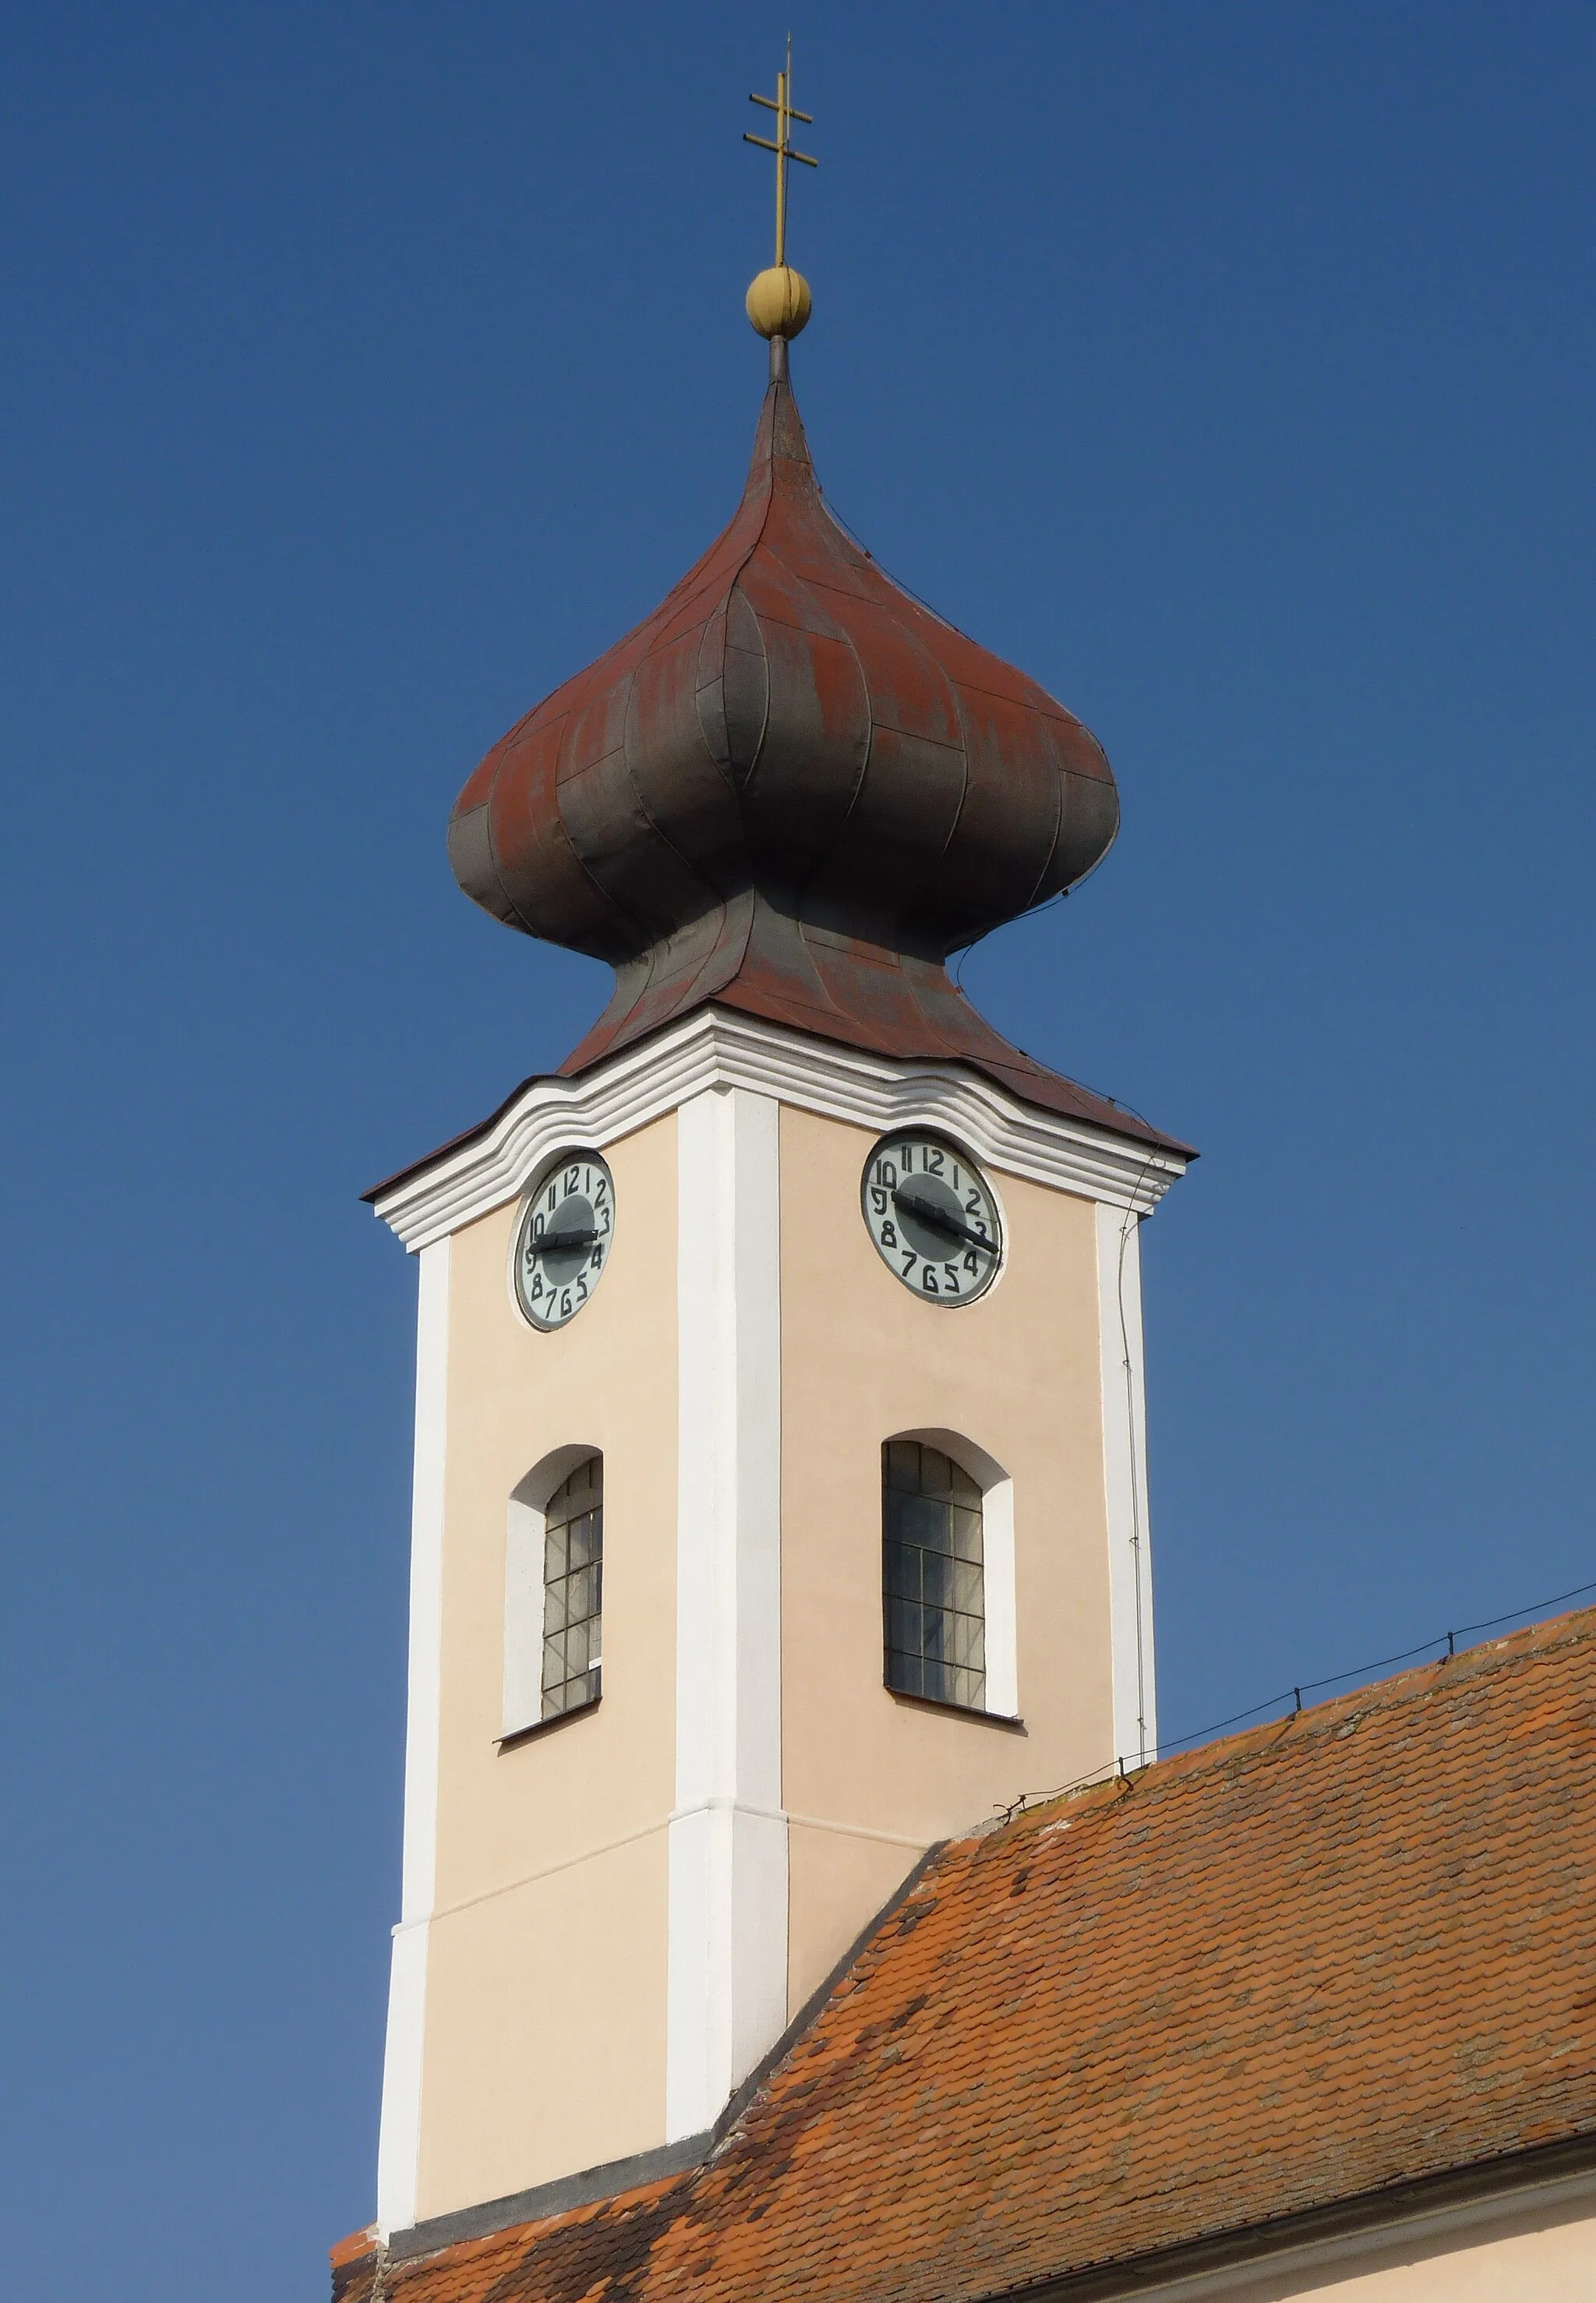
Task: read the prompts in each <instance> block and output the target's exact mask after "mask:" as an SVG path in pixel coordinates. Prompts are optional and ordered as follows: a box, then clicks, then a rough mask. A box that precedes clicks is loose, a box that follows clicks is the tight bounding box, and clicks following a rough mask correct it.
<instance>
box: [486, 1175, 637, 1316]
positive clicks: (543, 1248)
mask: <svg viewBox="0 0 1596 2303" xmlns="http://www.w3.org/2000/svg"><path fill="white" fill-rule="evenodd" d="M614 1231H615V1179H614V1177H612V1175H611V1173H610V1170H609V1168H608V1167H607V1166H606V1165H605V1163H604V1160H601V1159H600V1158H599V1156H598V1154H597V1152H596V1151H568V1152H566V1153H565V1155H564V1156H563V1158H562V1159H559V1160H553V1161H552V1162H551V1163H550V1165H549V1166H548V1167H546V1168H545V1169H544V1171H543V1173H542V1175H541V1176H539V1177H538V1179H537V1181H536V1184H535V1185H533V1187H532V1189H531V1191H530V1192H529V1193H528V1195H527V1202H526V1205H525V1206H524V1207H523V1208H522V1210H521V1219H520V1222H519V1224H518V1225H517V1226H516V1233H515V1247H514V1250H513V1253H512V1256H511V1273H512V1275H513V1278H514V1280H515V1300H516V1302H517V1303H519V1305H520V1308H521V1311H522V1312H523V1313H524V1314H525V1316H526V1317H527V1318H528V1320H530V1321H531V1322H532V1325H533V1326H534V1327H535V1328H562V1327H563V1326H564V1325H565V1323H566V1321H567V1320H574V1319H575V1318H576V1316H577V1313H578V1312H579V1311H580V1310H581V1308H582V1306H583V1304H584V1303H586V1302H587V1298H588V1297H589V1296H590V1295H592V1293H593V1291H594V1289H595V1287H596V1286H598V1283H599V1281H600V1279H601V1278H603V1277H604V1266H605V1264H606V1263H607V1262H608V1261H609V1257H610V1243H611V1240H612V1237H613V1236H614Z"/></svg>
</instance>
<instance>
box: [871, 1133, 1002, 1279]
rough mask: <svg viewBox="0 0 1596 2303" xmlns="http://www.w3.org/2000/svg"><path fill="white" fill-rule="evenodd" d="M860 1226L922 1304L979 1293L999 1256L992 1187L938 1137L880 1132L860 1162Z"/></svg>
mask: <svg viewBox="0 0 1596 2303" xmlns="http://www.w3.org/2000/svg"><path fill="white" fill-rule="evenodd" d="M859 1197H860V1203H861V1205H862V1206H863V1208H864V1211H865V1226H866V1230H867V1231H868V1232H869V1234H870V1236H871V1238H872V1239H873V1240H874V1243H875V1252H876V1253H877V1254H878V1255H879V1256H880V1257H881V1260H882V1262H883V1263H884V1264H885V1265H886V1267H887V1269H888V1270H889V1271H891V1272H892V1273H893V1275H894V1276H895V1277H896V1278H899V1279H900V1280H901V1281H902V1282H903V1285H904V1286H906V1287H909V1288H912V1289H913V1290H914V1293H915V1294H916V1295H918V1296H920V1297H921V1298H922V1299H923V1300H924V1301H925V1303H942V1304H953V1303H972V1302H973V1301H974V1300H975V1297H976V1296H977V1295H984V1294H985V1292H986V1290H987V1289H988V1288H989V1287H990V1286H992V1281H993V1280H994V1279H995V1278H997V1276H998V1268H999V1266H1000V1265H1001V1262H1002V1260H1003V1226H1002V1220H1001V1218H1000V1216H999V1214H998V1202H997V1199H996V1196H995V1194H993V1192H992V1186H991V1185H990V1184H988V1182H987V1180H986V1178H985V1177H984V1175H983V1174H982V1173H981V1170H980V1169H979V1168H977V1167H976V1166H975V1163H974V1161H973V1160H970V1159H969V1158H967V1155H966V1154H965V1153H964V1152H962V1151H959V1150H958V1147H957V1145H955V1144H952V1143H949V1142H948V1141H947V1139H946V1138H945V1137H944V1136H941V1135H927V1134H925V1133H923V1132H922V1131H921V1130H920V1129H919V1128H915V1127H908V1128H904V1129H903V1130H901V1131H900V1133H899V1134H898V1135H884V1136H882V1140H881V1142H880V1143H878V1144H877V1145H876V1147H875V1149H874V1151H873V1152H872V1153H871V1154H870V1157H869V1159H868V1160H866V1162H865V1175H864V1180H863V1182H862V1184H861V1185H860V1187H859Z"/></svg>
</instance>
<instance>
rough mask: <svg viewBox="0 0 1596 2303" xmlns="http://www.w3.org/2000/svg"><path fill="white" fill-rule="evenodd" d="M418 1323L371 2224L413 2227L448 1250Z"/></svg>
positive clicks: (426, 1253) (443, 1249)
mask: <svg viewBox="0 0 1596 2303" xmlns="http://www.w3.org/2000/svg"><path fill="white" fill-rule="evenodd" d="M418 1262H419V1265H420V1284H419V1289H418V1304H417V1314H416V1455H415V1476H414V1485H413V1488H412V1491H411V1504H410V1689H409V1704H408V1711H407V1725H406V1732H405V1753H404V1871H403V1884H402V1888H401V1898H400V1919H399V1925H398V1926H397V1927H396V1928H394V1930H393V1966H392V1970H391V1971H390V1976H389V1983H388V2037H387V2045H386V2048H385V2051H384V2058H383V2117H382V2131H381V2136H380V2139H379V2141H378V2144H377V2176H376V2198H377V2206H376V2216H377V2223H378V2224H379V2226H380V2228H381V2229H382V2231H384V2234H386V2233H387V2232H389V2231H404V2230H408V2229H409V2227H410V2224H411V2223H414V2222H415V2220H416V2196H417V2178H418V2161H419V2156H420V2149H421V2055H422V2045H423V2036H424V2032H425V2028H426V1952H427V1935H428V1930H429V1928H430V1924H431V1919H432V1910H433V1904H434V1902H435V1890H436V1874H437V1838H438V1724H439V1711H440V1706H441V1702H442V1695H443V1688H442V1633H443V1464H444V1433H445V1428H446V1411H447V1405H448V1382H449V1242H448V1240H447V1239H446V1238H445V1239H440V1240H437V1241H435V1242H434V1244H432V1245H431V1246H429V1247H424V1248H423V1249H422V1250H421V1253H420V1255H419V1257H418Z"/></svg>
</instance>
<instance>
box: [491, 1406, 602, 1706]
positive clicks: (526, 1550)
mask: <svg viewBox="0 0 1596 2303" xmlns="http://www.w3.org/2000/svg"><path fill="white" fill-rule="evenodd" d="M595 1458H596V1460H597V1462H598V1463H599V1464H600V1466H601V1467H602V1465H603V1464H604V1449H603V1448H602V1447H594V1446H592V1445H591V1444H588V1445H583V1444H582V1443H581V1442H579V1441H578V1442H573V1443H572V1444H571V1445H570V1446H569V1447H556V1448H554V1449H553V1451H552V1452H551V1453H550V1454H549V1455H545V1456H544V1457H543V1458H542V1459H541V1460H540V1461H539V1462H538V1463H537V1464H535V1465H534V1466H533V1468H532V1470H531V1471H529V1472H528V1473H527V1474H526V1476H525V1478H524V1479H521V1480H518V1481H517V1483H516V1485H515V1487H514V1489H512V1490H511V1497H510V1503H509V1508H508V1512H507V1514H506V1522H505V1537H504V1670H503V1683H502V1708H501V1725H500V1729H499V1734H498V1738H497V1741H498V1742H499V1744H500V1745H501V1747H502V1746H504V1745H505V1744H508V1743H511V1742H517V1743H519V1742H523V1741H524V1740H525V1739H526V1738H527V1737H528V1735H532V1734H536V1733H538V1732H539V1731H540V1730H552V1729H553V1728H555V1727H560V1726H563V1725H564V1724H565V1722H566V1721H567V1720H568V1719H580V1718H584V1717H586V1716H587V1713H588V1712H590V1711H596V1710H597V1708H598V1707H599V1704H600V1702H601V1701H602V1700H603V1690H602V1683H601V1689H600V1693H599V1694H598V1695H596V1696H595V1697H594V1699H593V1700H592V1701H591V1702H588V1703H578V1704H577V1705H576V1706H574V1707H573V1708H571V1709H570V1710H569V1711H561V1712H557V1713H555V1715H554V1716H553V1717H552V1718H547V1719H545V1717H544V1715H543V1642H544V1622H545V1590H546V1586H545V1577H544V1547H545V1536H546V1533H547V1523H548V1506H549V1505H550V1504H551V1503H552V1502H553V1498H554V1497H555V1496H556V1495H557V1494H558V1493H559V1491H560V1489H562V1487H563V1486H564V1485H565V1482H566V1481H567V1480H569V1479H570V1475H571V1473H572V1472H578V1471H579V1470H580V1469H581V1467H582V1465H583V1464H587V1463H592V1462H593V1461H594V1460H595ZM600 1476H601V1478H602V1476H603V1473H602V1468H601V1472H600ZM600 1556H601V1559H602V1556H603V1552H602V1548H601V1552H600ZM601 1616H602V1607H601Z"/></svg>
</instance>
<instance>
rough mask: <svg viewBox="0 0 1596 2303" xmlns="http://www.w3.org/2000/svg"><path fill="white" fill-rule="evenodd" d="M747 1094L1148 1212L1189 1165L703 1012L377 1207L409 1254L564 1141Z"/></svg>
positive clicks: (550, 1097) (999, 1096) (1082, 1127)
mask: <svg viewBox="0 0 1596 2303" xmlns="http://www.w3.org/2000/svg"><path fill="white" fill-rule="evenodd" d="M714 1087H742V1088H752V1089H754V1090H755V1091H756V1092H758V1093H759V1094H762V1095H772V1096H775V1097H776V1098H777V1099H778V1100H779V1101H781V1102H782V1103H790V1104H792V1105H795V1106H796V1107H797V1108H798V1109H799V1110H802V1111H813V1112H815V1113H817V1114H819V1115H820V1116H821V1117H822V1118H827V1119H840V1120H846V1121H849V1122H851V1123H852V1124H853V1125H854V1126H860V1127H868V1128H870V1129H872V1130H873V1131H874V1133H876V1134H878V1135H884V1134H885V1133H886V1132H887V1131H888V1130H889V1129H890V1128H893V1127H899V1126H903V1125H904V1124H905V1123H906V1122H908V1121H909V1120H916V1121H919V1122H921V1123H923V1124H925V1125H928V1126H936V1127H940V1128H943V1129H945V1130H946V1131H947V1133H948V1134H949V1135H953V1136H955V1137H957V1138H958V1140H959V1141H960V1142H962V1143H967V1145H968V1146H969V1149H970V1150H971V1151H973V1152H974V1153H975V1156H976V1157H977V1159H980V1160H985V1161H987V1162H989V1163H990V1164H991V1165H992V1167H994V1168H1001V1169H1003V1170H1005V1171H1006V1172H1007V1173H1008V1174H1009V1175H1014V1176H1023V1177H1026V1179H1027V1180H1028V1181H1029V1182H1031V1183H1035V1184H1047V1185H1051V1186H1052V1187H1053V1188H1054V1189H1055V1190H1058V1191H1065V1192H1073V1193H1075V1194H1077V1195H1078V1196H1079V1197H1081V1198H1083V1199H1089V1200H1102V1201H1105V1202H1108V1203H1109V1204H1110V1206H1113V1207H1119V1208H1130V1209H1133V1210H1134V1211H1135V1212H1136V1214H1137V1215H1145V1214H1146V1213H1148V1211H1150V1210H1151V1209H1153V1208H1155V1207H1156V1206H1157V1205H1158V1203H1159V1202H1160V1200H1161V1199H1162V1197H1163V1195H1164V1194H1165V1193H1166V1192H1167V1191H1168V1190H1169V1188H1170V1185H1171V1184H1172V1183H1173V1182H1174V1181H1175V1179H1176V1177H1178V1176H1182V1175H1184V1174H1185V1172H1186V1160H1185V1159H1184V1157H1183V1156H1182V1155H1181V1153H1179V1152H1178V1151H1171V1150H1170V1149H1167V1148H1165V1147H1163V1146H1160V1145H1153V1144H1148V1143H1138V1142H1137V1141H1136V1139H1135V1138H1134V1137H1131V1136H1123V1135H1110V1134H1109V1132H1108V1131H1107V1130H1106V1129H1104V1128H1098V1127H1093V1126H1089V1125H1088V1124H1087V1123H1086V1122H1085V1121H1084V1120H1078V1119H1068V1118H1065V1117H1064V1116H1063V1114H1061V1113H1059V1112H1050V1111H1041V1110H1038V1109H1036V1108H1035V1107H1034V1105H1031V1104H1027V1103H1022V1102H1021V1101H1019V1099H1018V1096H1012V1095H1009V1094H1007V1093H1006V1092H1004V1090H1003V1089H1001V1087H999V1086H997V1085H996V1084H994V1083H993V1082H992V1081H990V1080H987V1079H984V1078H983V1077H981V1076H979V1075H978V1074H975V1073H972V1072H970V1071H968V1070H967V1069H966V1068H965V1067H963V1066H962V1065H958V1064H951V1063H934V1062H928V1061H927V1062H920V1061H916V1060H912V1059H900V1058H895V1057H891V1056H872V1055H867V1054H866V1053H865V1052H864V1051H863V1050H860V1049H857V1048H844V1047H839V1046H837V1045H835V1044H834V1043H832V1042H830V1041H827V1040H816V1039H811V1038H810V1037H809V1036H808V1034H807V1033H798V1032H787V1031H782V1030H781V1028H780V1027H779V1026H777V1025H772V1024H762V1023H757V1022H756V1021H755V1020H754V1019H753V1018H752V1017H744V1016H738V1015H733V1014H732V1013H730V1011H729V1010H727V1009H725V1008H699V1009H698V1010H697V1013H696V1014H694V1015H691V1016H688V1017H684V1018H683V1020H682V1021H681V1022H680V1024H678V1025H674V1026H673V1027H672V1028H671V1029H670V1030H668V1031H665V1032H662V1033H659V1034H658V1035H657V1037H655V1038H653V1039H650V1040H648V1041H646V1042H645V1043H644V1044H643V1045H641V1046H640V1047H636V1048H625V1049H622V1050H621V1053H620V1054H619V1055H617V1056H614V1057H612V1059H610V1061H609V1062H607V1063H605V1064H603V1065H601V1066H598V1067H595V1069H594V1070H593V1071H590V1072H585V1073H583V1074H582V1075H581V1076H579V1077H578V1078H576V1079H561V1078H557V1077H550V1078H546V1079H537V1080H533V1081H530V1082H529V1083H528V1085H527V1086H526V1088H524V1089H523V1090H522V1092H521V1093H520V1094H519V1095H518V1096H517V1097H516V1098H515V1099H514V1101H513V1102H511V1104H509V1105H508V1106H507V1107H506V1109H504V1110H503V1111H502V1112H501V1113H500V1114H499V1116H498V1117H497V1118H496V1119H494V1121H493V1123H492V1125H491V1126H487V1127H486V1128H484V1129H483V1130H482V1131H481V1133H480V1134H478V1135H473V1136H472V1137H470V1139H469V1141H468V1142H466V1143H461V1144H460V1145H458V1146H457V1147H456V1148H455V1149H454V1150H453V1151H441V1152H440V1153H439V1154H438V1155H437V1157H436V1158H435V1159H434V1160H428V1161H427V1162H426V1165H425V1166H423V1167H421V1168H416V1169H412V1170H411V1171H410V1174H408V1175H405V1176H402V1177H399V1178H398V1179H397V1180H396V1181H395V1182H394V1183H393V1184H392V1185H390V1186H389V1187H388V1188H387V1189H386V1190H385V1191H384V1192H382V1193H381V1194H379V1195H378V1197H377V1198H376V1202H375V1206H376V1213H377V1214H378V1215H379V1216H380V1217H381V1218H382V1219H383V1221H384V1223H386V1224H389V1225H391V1226H392V1227H393V1230H394V1231H395V1232H396V1233H397V1234H398V1236H399V1237H400V1238H401V1240H402V1241H403V1243H404V1244H405V1246H406V1247H408V1248H410V1250H411V1251H412V1252H414V1251H415V1250H417V1249H418V1248H423V1247H427V1246H430V1245H431V1244H432V1242H433V1241H434V1240H436V1239H443V1238H446V1237H447V1236H448V1235H449V1234H450V1233H452V1232H456V1231H458V1230H459V1229H460V1227H461V1226H462V1225H463V1224H468V1223H474V1222H475V1221H476V1219H477V1217H479V1216H484V1215H486V1214H487V1212H488V1211H489V1210H490V1209H492V1208H496V1207H502V1205H503V1203H504V1202H505V1201H507V1200H513V1199H514V1198H516V1197H517V1195H518V1194H519V1193H520V1192H521V1191H522V1190H523V1189H524V1188H525V1186H526V1185H527V1184H528V1182H529V1180H530V1179H531V1177H532V1174H533V1171H534V1169H535V1168H536V1167H537V1165H538V1163H539V1162H540V1161H541V1160H546V1159H547V1158H548V1157H549V1156H550V1154H551V1153H553V1152H556V1151H562V1150H564V1149H565V1148H566V1147H567V1146H576V1145H582V1146H584V1147H587V1146H591V1147H592V1148H593V1149H594V1150H595V1151H603V1150H604V1148H605V1146H606V1145H608V1144H611V1143H614V1142H615V1141H616V1140H617V1138H619V1137H620V1136H622V1135H630V1134H631V1133H632V1132H633V1130H634V1129H636V1128H638V1127H644V1126H647V1125H648V1123H649V1122H650V1121H651V1120H654V1119H659V1118H663V1115H664V1114H665V1113H666V1112H668V1111H674V1110H675V1109H676V1107H677V1106H678V1105H679V1104H680V1103H682V1102H685V1101H686V1100H687V1098H688V1096H691V1095H698V1094H701V1093H702V1092H704V1090H705V1089H706V1088H714Z"/></svg>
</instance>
